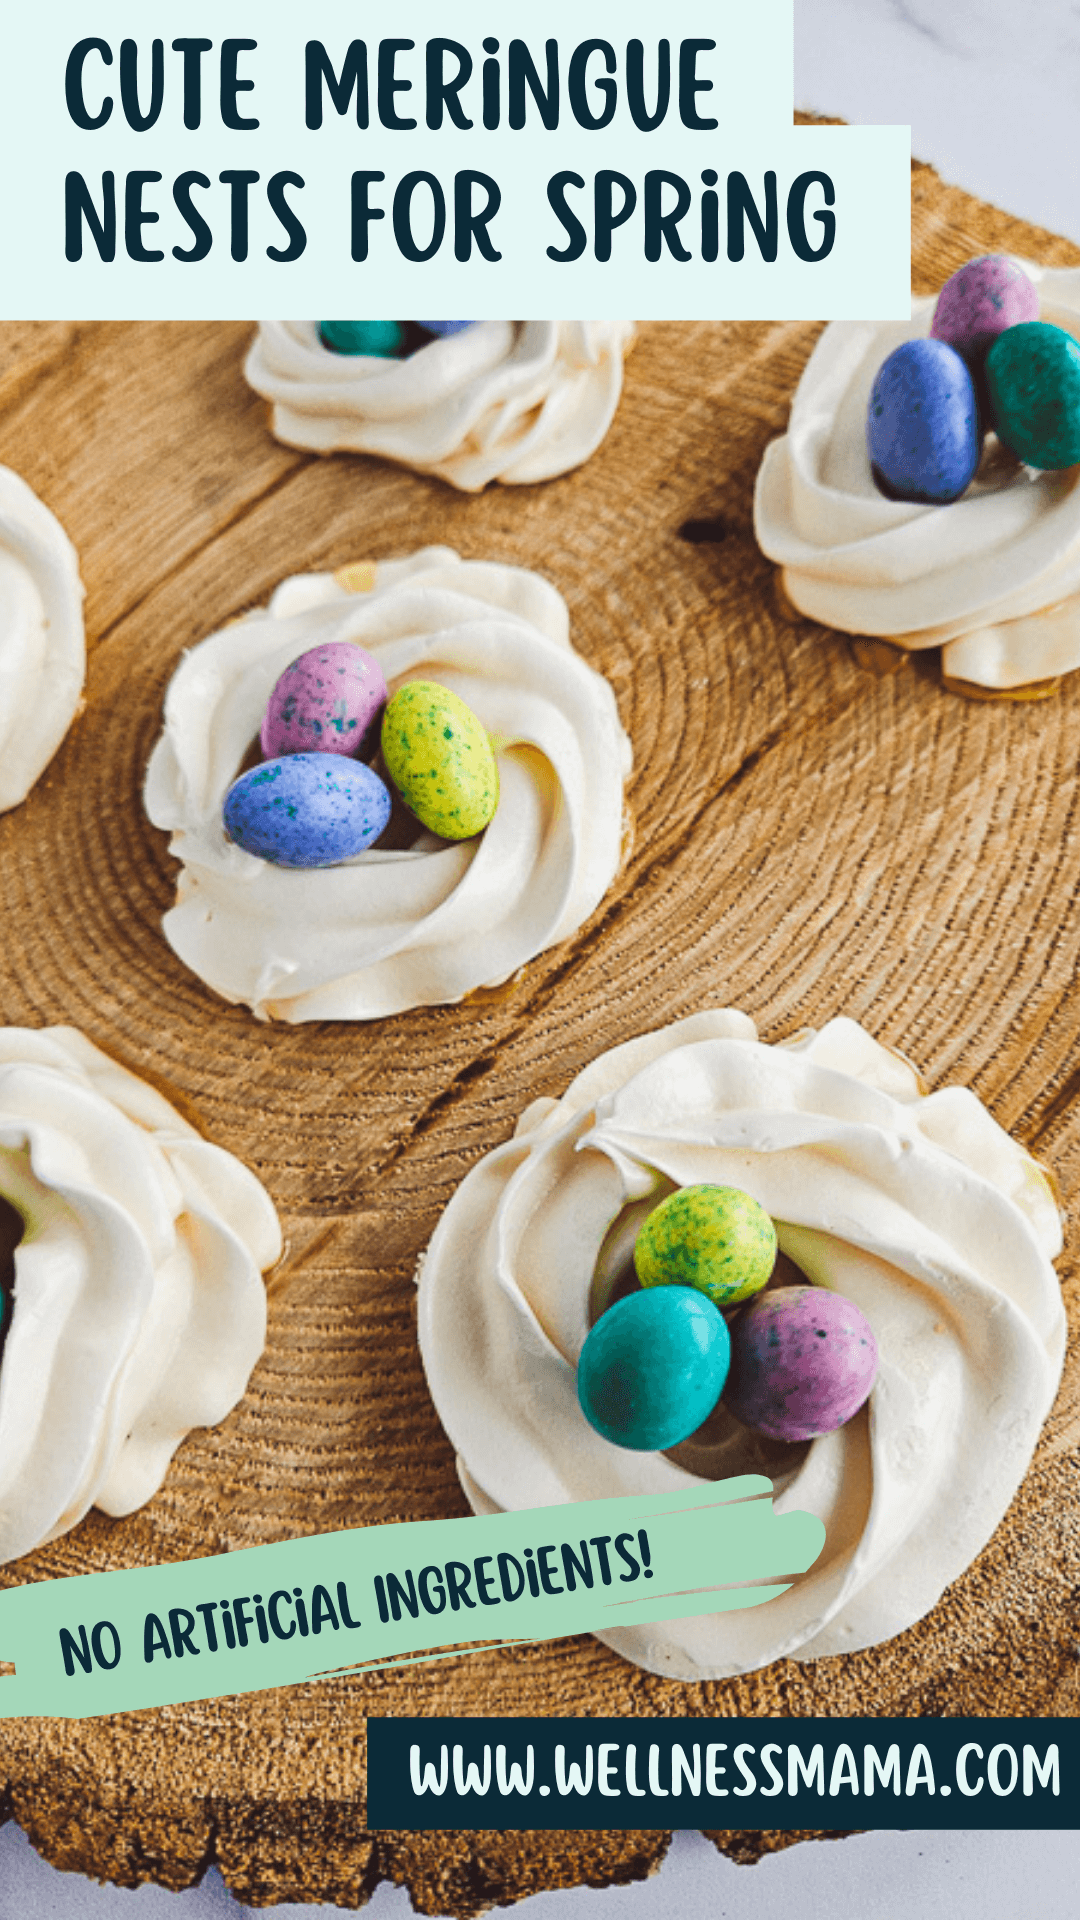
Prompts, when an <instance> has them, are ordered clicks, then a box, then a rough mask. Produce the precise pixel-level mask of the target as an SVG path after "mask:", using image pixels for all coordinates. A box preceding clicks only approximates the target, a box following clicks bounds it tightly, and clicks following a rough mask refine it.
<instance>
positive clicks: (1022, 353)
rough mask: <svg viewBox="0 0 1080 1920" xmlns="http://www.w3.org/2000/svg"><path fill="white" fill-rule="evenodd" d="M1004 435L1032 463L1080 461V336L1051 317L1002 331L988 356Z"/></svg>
mask: <svg viewBox="0 0 1080 1920" xmlns="http://www.w3.org/2000/svg"><path fill="white" fill-rule="evenodd" d="M986 386H987V392H988V394H989V398H990V414H991V419H992V422H993V426H994V429H995V431H996V433H997V436H998V439H999V440H1003V441H1004V442H1005V445H1006V446H1007V447H1011V448H1012V450H1013V452H1014V453H1015V454H1018V455H1019V457H1020V459H1021V460H1023V461H1025V462H1026V464H1027V465H1028V466H1029V467H1039V468H1041V469H1043V470H1046V469H1052V468H1057V467H1074V466H1076V464H1077V463H1078V462H1080V342H1077V341H1076V340H1074V339H1073V336H1072V334H1071V333H1066V332H1065V329H1064V328H1063V327H1052V326H1051V325H1050V324H1049V322H1048V321H1046V320H1026V321H1024V322H1023V323H1022V324H1021V325H1020V326H1016V327H1009V329H1008V330H1007V332H1005V333H1002V334H999V336H998V338H997V339H996V340H995V342H994V344H993V346H992V347H991V349H990V351H989V353H988V354H987V356H986Z"/></svg>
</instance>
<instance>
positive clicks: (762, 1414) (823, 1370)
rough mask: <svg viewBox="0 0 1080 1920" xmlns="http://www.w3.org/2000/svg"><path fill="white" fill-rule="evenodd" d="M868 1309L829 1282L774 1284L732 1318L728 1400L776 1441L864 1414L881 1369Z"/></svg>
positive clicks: (826, 1429)
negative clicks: (832, 1288)
mask: <svg viewBox="0 0 1080 1920" xmlns="http://www.w3.org/2000/svg"><path fill="white" fill-rule="evenodd" d="M877 1360H878V1356H877V1343H876V1341H875V1339H874V1336H873V1333H872V1331H871V1328H870V1323H869V1321H868V1320H867V1319H866V1317H865V1315H863V1314H862V1313H860V1312H859V1309H858V1307H856V1306H853V1305H852V1302H851V1301H850V1300H844V1299H843V1298H842V1297H841V1295H840V1294H838V1293H830V1292H829V1291H828V1290H827V1289H826V1288H825V1287H771V1288H770V1289H769V1290H768V1292H767V1293H759V1294H758V1296H757V1299H756V1300H754V1301H753V1302H752V1303H751V1305H750V1306H748V1307H744V1309H743V1311H742V1312H741V1313H740V1314H739V1315H738V1316H737V1318H736V1319H734V1320H733V1321H732V1325H731V1372H730V1374H729V1376H728V1384H727V1391H726V1392H725V1394H724V1405H725V1406H726V1407H728V1408H729V1409H730V1411H731V1412H732V1413H733V1414H734V1415H735V1416H736V1418H737V1419H739V1420H741V1421H742V1423H743V1425H744V1426H747V1427H753V1428H755V1429H756V1430H757V1432H758V1433H764V1434H767V1435H768V1436H769V1438H770V1439H772V1440H814V1439H816V1438H817V1436H818V1435H819V1434H823V1433H832V1432H833V1431H834V1430H835V1429H836V1428H837V1427H842V1426H843V1425H844V1422H845V1421H846V1420H850V1419H851V1417H852V1415H853V1414H856V1413H858V1411H859V1408H860V1407H861V1406H862V1404H863V1402H864V1400H866V1398H867V1397H868V1395H869V1393H870V1389H871V1387H872V1386H873V1384H874V1378H875V1375H876V1373H877Z"/></svg>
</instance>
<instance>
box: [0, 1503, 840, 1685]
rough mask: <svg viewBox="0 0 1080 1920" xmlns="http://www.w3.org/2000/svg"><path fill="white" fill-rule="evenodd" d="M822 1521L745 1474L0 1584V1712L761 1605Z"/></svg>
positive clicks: (278, 1677) (817, 1537) (272, 1681)
mask: <svg viewBox="0 0 1080 1920" xmlns="http://www.w3.org/2000/svg"><path fill="white" fill-rule="evenodd" d="M824 1542H825V1528H824V1525H823V1523H822V1522H821V1521H820V1520H819V1519H817V1518H816V1516H815V1515H813V1514H809V1513H785V1514H777V1513H775V1512H774V1511H773V1505H772V1487H771V1485H770V1482H769V1481H768V1480H767V1479H765V1478H763V1477H762V1475H760V1474H744V1475H741V1476H740V1477H739V1478H737V1479H732V1480H723V1481H717V1482H715V1483H714V1484H713V1485H711V1486H710V1487H709V1488H708V1490H707V1491H706V1490H705V1489H704V1488H703V1489H701V1490H696V1489H695V1490H693V1491H691V1492H685V1491H684V1492H682V1493H675V1494H655V1495H634V1496H632V1497H628V1498H622V1499H616V1500H590V1501H584V1502H581V1503H578V1504H574V1505H569V1506H560V1507H540V1508H533V1509H531V1510H529V1511H527V1512H524V1513H505V1514H490V1515H484V1516H479V1517H470V1518H466V1519H457V1520H418V1521H408V1522H404V1523H402V1524H400V1525H396V1526H381V1527H362V1528H355V1529H350V1530H348V1531H345V1532H342V1533H324V1534H315V1535H312V1536H310V1537H308V1538H307V1539H303V1540H287V1541H282V1542H280V1543H278V1544H275V1545H272V1546H264V1547H245V1548H241V1549H239V1550H238V1551H237V1552H235V1553H230V1554H217V1555H212V1556H208V1557H206V1558H205V1559H199V1560H181V1561H177V1562H175V1563H173V1564H171V1565H169V1566H159V1567H134V1568H130V1569H127V1570H125V1571H123V1572H117V1573H93V1574H81V1575H78V1576H76V1577H74V1578H72V1579H68V1580H47V1581H39V1582H36V1583H34V1584H32V1585H30V1586H25V1587H11V1588H7V1589H6V1590H4V1591H3V1592H0V1657H2V1658H3V1659H4V1660H6V1661H10V1662H13V1663H14V1666H15V1673H14V1675H10V1676H5V1677H3V1678H0V1718H3V1719H10V1718H12V1717H14V1716H16V1715H18V1716H34V1715H41V1716H47V1717H50V1718H52V1717H60V1718H64V1719H78V1718H90V1717H92V1716H94V1715H96V1714H103V1713H124V1712H130V1711H131V1710H133V1709H136V1708H140V1707H160V1706H165V1705H168V1704H172V1703H175V1702H179V1701H184V1700H205V1699H212V1698H218V1697H221V1696H222V1695H228V1694H238V1693H256V1692H259V1691H261V1690H262V1689H264V1688H267V1687H281V1686H289V1685H293V1684H295V1683H296V1682H298V1681H304V1680H314V1679H318V1678H321V1677H325V1676H327V1675H329V1674H342V1673H345V1674H347V1673H349V1672H350V1671H355V1670H358V1669H361V1668H369V1667H378V1666H389V1665H394V1664H400V1663H402V1662H403V1661H411V1660H413V1659H415V1658H417V1657H419V1658H438V1657H440V1652H442V1651H443V1650H446V1649H448V1648H449V1649H453V1650H454V1652H455V1653H461V1652H465V1651H469V1650H470V1648H469V1645H468V1643H469V1642H473V1643H480V1644H482V1645H485V1646H490V1645H491V1644H492V1643H493V1642H494V1643H496V1644H499V1645H507V1644H514V1643H520V1642H522V1641H529V1640H553V1639H560V1638H562V1637H563V1636H565V1635H569V1634H578V1633H587V1632H593V1631H602V1630H603V1629H604V1628H605V1627H607V1628H611V1627H614V1626H636V1625H639V1624H641V1623H643V1622H646V1621H651V1620H670V1619H678V1618H681V1617H683V1616H686V1615H693V1614H701V1613H729V1612H735V1611H737V1610H738V1609H740V1608H743V1607H758V1606H763V1605H766V1604H767V1603H768V1602H769V1601H770V1600H773V1599H776V1598H777V1597H778V1596H779V1595H780V1594H782V1593H785V1592H786V1591H787V1589H788V1587H789V1586H790V1585H791V1583H792V1580H793V1579H794V1578H795V1577H796V1576H797V1575H799V1574H801V1573H805V1572H806V1570H807V1568H808V1567H810V1566H812V1565H813V1562H814V1561H815V1560H816V1559H817V1556H818V1554H819V1553H820V1552H821V1549H822V1547H823V1545H824Z"/></svg>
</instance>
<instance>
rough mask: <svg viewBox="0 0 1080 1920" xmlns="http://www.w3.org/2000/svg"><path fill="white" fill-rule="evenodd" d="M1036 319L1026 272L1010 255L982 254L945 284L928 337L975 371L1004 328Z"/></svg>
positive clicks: (1036, 305)
mask: <svg viewBox="0 0 1080 1920" xmlns="http://www.w3.org/2000/svg"><path fill="white" fill-rule="evenodd" d="M1038 317H1039V296H1038V294H1037V292H1036V290H1035V288H1034V286H1033V285H1032V283H1031V281H1030V280H1029V279H1028V276H1027V274H1026V273H1025V272H1024V269H1023V267H1021V266H1018V265H1017V263H1016V261H1015V260H1010V259H1009V256H1008V254H1007V253H984V254H981V255H980V257H979V258H978V259H977V260H969V261H968V262H967V264H966V266H963V267H960V268H958V270H957V272H956V273H954V274H953V275H952V277H951V279H948V280H946V282H945V285H944V286H943V287H942V289H941V292H940V293H939V294H938V298H937V305H936V307H935V308H934V318H933V320H932V321H931V323H930V335H931V338H932V339H934V340H944V341H946V342H947V344H948V345H949V346H950V347H955V348H956V351H957V353H960V354H963V356H964V359H965V360H966V361H967V363H968V365H969V366H970V367H973V368H975V367H978V366H981V364H982V362H983V360H984V359H985V357H986V354H987V352H988V351H989V349H990V348H991V347H992V346H993V344H994V341H995V340H996V339H997V337H998V335H999V334H1000V333H1004V331H1005V329H1006V327H1015V326H1018V325H1019V324H1020V323H1021V322H1022V321H1025V320H1037V319H1038Z"/></svg>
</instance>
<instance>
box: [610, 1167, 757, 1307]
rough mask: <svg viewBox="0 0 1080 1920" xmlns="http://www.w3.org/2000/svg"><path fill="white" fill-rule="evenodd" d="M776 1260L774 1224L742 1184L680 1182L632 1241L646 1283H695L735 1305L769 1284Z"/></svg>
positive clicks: (717, 1300)
mask: <svg viewBox="0 0 1080 1920" xmlns="http://www.w3.org/2000/svg"><path fill="white" fill-rule="evenodd" d="M775 1264H776V1228H775V1227H774V1226H773V1223H772V1221H771V1220H770V1218H769V1216H768V1214H767V1213H766V1212H765V1209H764V1207H759V1206H758V1203H757V1201H756V1200H754V1199H752V1198H751V1196H750V1195H749V1194H748V1193H743V1192H742V1191H741V1190H740V1189H739V1188H738V1187H708V1186H701V1187H680V1188H679V1191H678V1192H677V1193H673V1194H670V1195H669V1196H668V1198H667V1199H666V1200H662V1201H661V1202H660V1205H659V1206H658V1207H656V1208H655V1209H654V1210H653V1212H652V1213H650V1214H649V1216H648V1219H647V1220H646V1221H645V1224H644V1226H643V1227H642V1228H641V1231H640V1233H639V1234H638V1237H637V1240H636V1242H635V1245H634V1266H635V1268H636V1270H637V1277H638V1279H639V1280H640V1281H641V1284H642V1286H643V1287H663V1286H676V1287H696V1288H697V1290H698V1292H699V1293H703V1294H705V1296H706V1298H707V1299H709V1300H711V1301H712V1302H713V1305H714V1306H717V1307H721V1308H724V1307H734V1306H737V1305H738V1304H739V1302H740V1300H749V1298H750V1296H751V1294H754V1293H758V1292H759V1291H760V1289H761V1288H762V1287H763V1286H764V1285H765V1283H766V1281H767V1280H768V1278H769V1276H770V1274H771V1273H772V1270H773V1267H774V1266H775Z"/></svg>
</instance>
